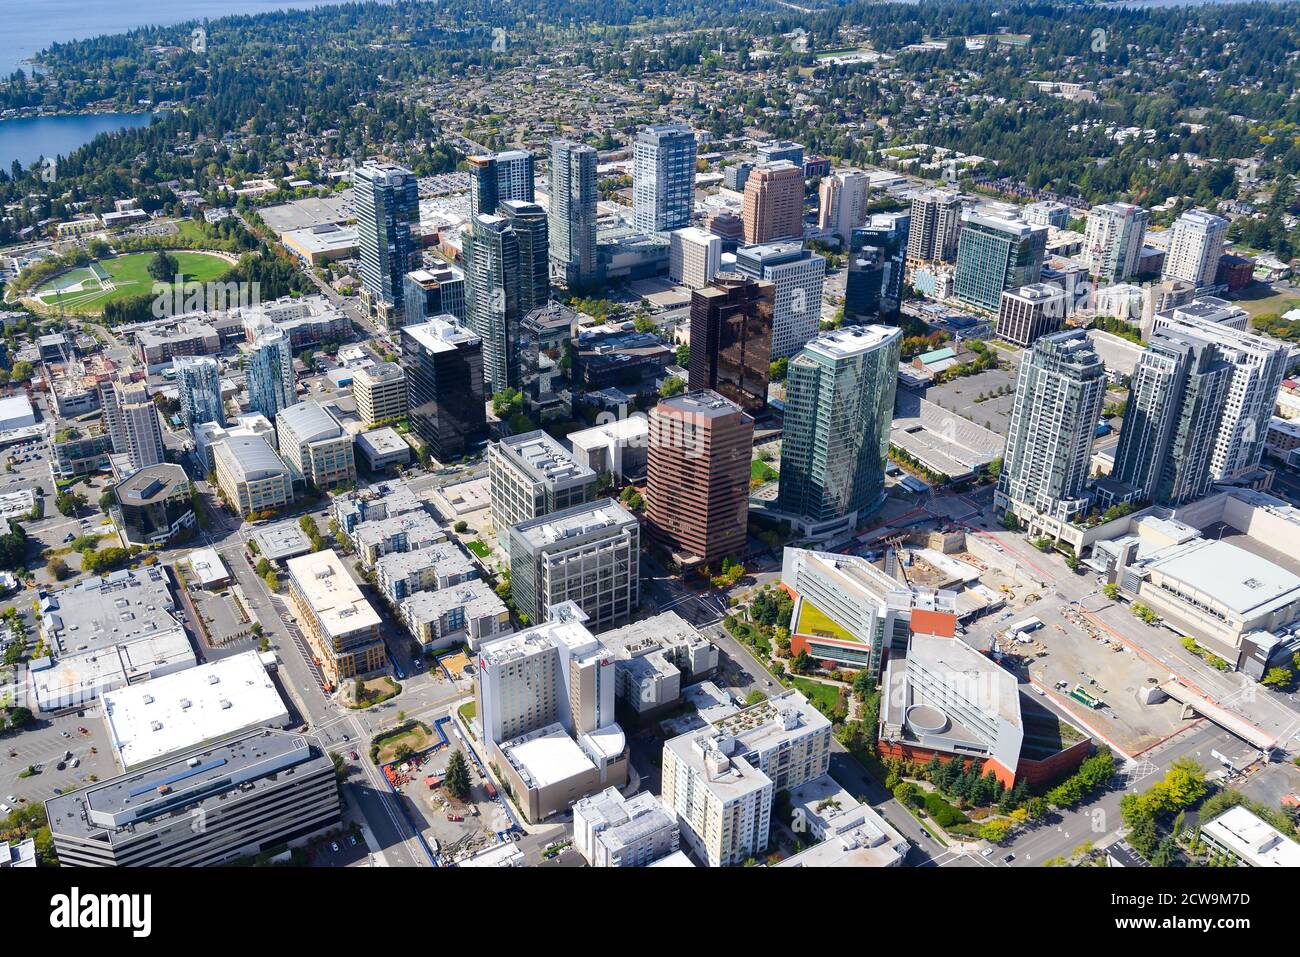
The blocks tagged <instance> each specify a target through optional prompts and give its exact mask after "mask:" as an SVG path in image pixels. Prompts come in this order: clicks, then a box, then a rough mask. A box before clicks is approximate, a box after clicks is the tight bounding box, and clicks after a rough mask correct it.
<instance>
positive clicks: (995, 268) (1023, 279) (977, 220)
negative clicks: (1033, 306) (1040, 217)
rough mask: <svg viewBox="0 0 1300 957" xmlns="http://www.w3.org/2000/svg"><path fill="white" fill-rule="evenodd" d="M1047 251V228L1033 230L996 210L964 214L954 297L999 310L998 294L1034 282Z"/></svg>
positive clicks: (1033, 227) (1040, 271) (968, 211)
mask: <svg viewBox="0 0 1300 957" xmlns="http://www.w3.org/2000/svg"><path fill="white" fill-rule="evenodd" d="M1046 250H1047V227H1046V226H1031V225H1029V223H1026V222H1024V221H1023V220H1021V219H1016V218H1014V217H1013V215H1012V214H1011V213H1010V212H1006V213H1004V212H1003V211H1002V210H1001V209H1000V208H997V207H990V206H981V207H976V208H975V209H969V210H966V211H965V212H964V213H963V214H962V227H961V235H960V236H959V237H958V239H957V267H956V270H955V272H954V274H953V294H954V295H955V296H956V297H957V298H958V299H959V300H961V301H962V302H964V303H967V304H969V305H972V306H976V307H978V308H980V309H987V310H988V311H989V312H997V311H998V306H999V304H1000V303H1001V301H1002V290H1004V289H1017V288H1019V287H1020V286H1029V285H1032V284H1033V283H1036V282H1038V280H1039V278H1040V277H1041V276H1042V272H1043V256H1044V254H1045V253H1046Z"/></svg>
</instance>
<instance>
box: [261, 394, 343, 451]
mask: <svg viewBox="0 0 1300 957" xmlns="http://www.w3.org/2000/svg"><path fill="white" fill-rule="evenodd" d="M275 424H276V428H277V430H280V432H279V434H280V435H281V436H282V437H283V430H284V429H286V428H287V429H288V430H289V431H290V432H291V433H293V436H294V437H295V438H296V439H297V441H298V442H299V443H308V442H320V441H323V440H326V439H336V438H339V437H340V436H342V435H344V434H345V432H344V430H343V426H341V425H339V423H338V421H337V420H336V419H335V418H334V416H332V415H330V414H329V413H328V412H327V411H325V408H324V407H323V406H322V405H321V404H320V403H319V402H312V401H310V400H309V401H306V402H298V403H295V404H294V405H291V406H289V407H288V408H284V409H281V410H280V411H279V412H277V413H276V416H275Z"/></svg>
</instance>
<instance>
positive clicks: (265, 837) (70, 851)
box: [45, 728, 343, 867]
mask: <svg viewBox="0 0 1300 957" xmlns="http://www.w3.org/2000/svg"><path fill="white" fill-rule="evenodd" d="M342 811H343V804H342V801H341V800H340V798H339V785H338V775H337V774H335V772H334V764H333V762H332V761H331V760H330V758H329V755H327V754H326V753H325V751H324V749H323V748H322V747H321V745H320V742H319V741H317V740H316V739H315V738H314V737H310V736H308V735H303V734H296V733H290V732H286V731H276V730H271V729H265V728H264V729H258V730H255V731H248V732H244V733H242V734H238V735H234V736H232V737H228V738H225V739H223V740H221V741H218V742H215V743H212V744H207V745H203V746H201V747H198V748H195V749H193V750H191V751H184V752H181V753H179V754H176V755H175V756H172V757H165V758H160V759H158V760H156V761H150V762H148V763H146V764H144V765H141V766H140V767H138V768H136V769H134V770H132V771H129V772H127V773H126V774H124V775H122V776H120V777H115V778H111V779H109V780H107V781H98V782H96V783H94V784H90V785H88V786H86V787H84V788H81V789H79V790H76V791H70V792H68V793H66V794H61V795H59V796H58V797H55V798H51V799H50V800H49V801H47V802H46V804H45V814H46V818H47V819H48V820H49V825H50V834H51V837H52V838H53V840H54V847H55V850H56V852H57V853H58V857H59V864H60V865H62V866H63V867H211V866H218V865H223V864H232V863H234V862H235V861H238V860H240V859H243V858H253V857H256V856H258V855H259V854H262V853H264V852H266V851H269V850H272V849H273V848H276V847H279V846H282V845H290V846H296V845H299V844H303V843H306V842H307V841H308V840H310V839H311V838H314V837H316V836H318V835H321V834H324V833H325V832H327V831H329V830H331V829H335V828H338V827H340V826H341V825H342V822H343V814H342Z"/></svg>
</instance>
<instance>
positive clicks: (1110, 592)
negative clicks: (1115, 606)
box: [1101, 585, 1119, 601]
mask: <svg viewBox="0 0 1300 957" xmlns="http://www.w3.org/2000/svg"><path fill="white" fill-rule="evenodd" d="M1101 593H1102V594H1103V595H1105V596H1106V597H1107V598H1109V599H1110V600H1111V601H1115V599H1117V598H1119V586H1118V585H1103V586H1102V588H1101Z"/></svg>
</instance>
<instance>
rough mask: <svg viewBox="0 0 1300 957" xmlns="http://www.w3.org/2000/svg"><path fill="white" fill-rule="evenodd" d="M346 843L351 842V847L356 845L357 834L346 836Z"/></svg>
mask: <svg viewBox="0 0 1300 957" xmlns="http://www.w3.org/2000/svg"><path fill="white" fill-rule="evenodd" d="M348 843H349V844H351V845H352V846H353V847H356V846H357V836H356V835H355V834H353V835H350V836H349V837H348Z"/></svg>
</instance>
